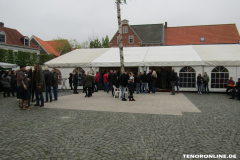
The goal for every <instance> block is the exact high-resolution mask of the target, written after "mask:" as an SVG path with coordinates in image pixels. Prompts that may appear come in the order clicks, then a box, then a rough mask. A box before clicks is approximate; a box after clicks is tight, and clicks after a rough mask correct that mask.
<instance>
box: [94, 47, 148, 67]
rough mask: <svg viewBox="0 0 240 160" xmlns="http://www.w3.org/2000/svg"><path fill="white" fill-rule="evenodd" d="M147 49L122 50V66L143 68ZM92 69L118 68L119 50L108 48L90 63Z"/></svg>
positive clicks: (132, 48) (130, 48)
mask: <svg viewBox="0 0 240 160" xmlns="http://www.w3.org/2000/svg"><path fill="white" fill-rule="evenodd" d="M148 49H149V48H148V47H128V48H123V55H124V66H126V67H130V66H144V62H143V61H144V58H145V56H146V54H147V51H148ZM92 66H94V67H120V54H119V48H110V49H109V50H108V51H107V52H105V53H104V54H102V55H101V56H100V57H98V58H96V59H95V60H94V61H93V62H92Z"/></svg>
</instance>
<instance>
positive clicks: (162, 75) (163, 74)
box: [149, 66, 172, 91]
mask: <svg viewBox="0 0 240 160" xmlns="http://www.w3.org/2000/svg"><path fill="white" fill-rule="evenodd" d="M149 68H150V69H151V70H152V71H156V73H157V83H156V88H157V90H158V91H162V90H163V91H164V90H169V89H170V88H171V85H170V82H169V74H170V73H171V70H172V67H169V66H167V67H165V66H162V67H154V66H153V67H149Z"/></svg>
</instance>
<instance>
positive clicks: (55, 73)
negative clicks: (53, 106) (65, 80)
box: [52, 68, 58, 101]
mask: <svg viewBox="0 0 240 160" xmlns="http://www.w3.org/2000/svg"><path fill="white" fill-rule="evenodd" d="M52 72H53V81H52V87H53V95H54V100H53V101H57V100H58V91H57V89H58V73H57V71H56V68H53V69H52Z"/></svg>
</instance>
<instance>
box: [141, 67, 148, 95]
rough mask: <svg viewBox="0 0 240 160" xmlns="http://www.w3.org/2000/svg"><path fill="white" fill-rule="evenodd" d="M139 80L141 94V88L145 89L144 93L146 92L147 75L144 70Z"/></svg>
mask: <svg viewBox="0 0 240 160" xmlns="http://www.w3.org/2000/svg"><path fill="white" fill-rule="evenodd" d="M141 81H142V94H143V90H145V94H147V75H146V71H144V72H143V75H142V76H141Z"/></svg>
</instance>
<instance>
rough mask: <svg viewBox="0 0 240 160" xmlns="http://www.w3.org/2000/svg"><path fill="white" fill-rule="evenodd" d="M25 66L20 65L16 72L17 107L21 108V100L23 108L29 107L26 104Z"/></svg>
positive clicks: (26, 83)
mask: <svg viewBox="0 0 240 160" xmlns="http://www.w3.org/2000/svg"><path fill="white" fill-rule="evenodd" d="M24 72H26V66H25V65H20V70H19V72H18V74H17V87H18V92H19V93H18V94H19V107H20V109H23V101H24V102H25V105H26V106H25V109H26V110H27V109H30V108H29V106H28V87H27V86H28V80H27V77H26V75H25V74H24Z"/></svg>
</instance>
